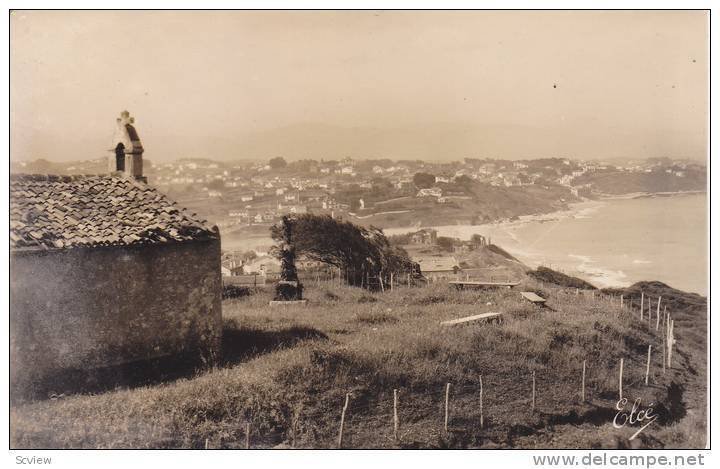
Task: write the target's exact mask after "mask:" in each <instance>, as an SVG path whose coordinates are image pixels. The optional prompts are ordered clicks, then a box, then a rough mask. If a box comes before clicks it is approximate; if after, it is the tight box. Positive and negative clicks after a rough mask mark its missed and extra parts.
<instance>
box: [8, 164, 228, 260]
mask: <svg viewBox="0 0 720 469" xmlns="http://www.w3.org/2000/svg"><path fill="white" fill-rule="evenodd" d="M178 208H179V207H176V206H175V202H173V201H171V200H170V199H168V198H167V197H166V196H164V195H163V194H161V193H159V192H158V191H157V190H155V189H154V188H152V187H151V186H148V185H147V184H144V183H140V182H137V181H134V180H131V179H126V178H123V177H116V176H53V175H42V174H16V175H11V176H10V247H11V249H19V248H33V249H63V248H72V247H77V246H104V245H139V244H157V243H159V242H161V243H169V242H181V241H186V240H195V239H216V238H217V237H218V236H219V235H218V233H217V231H216V230H215V229H213V228H210V227H209V226H208V225H207V223H205V222H204V221H201V220H199V219H198V218H197V216H196V215H194V214H193V215H192V216H190V215H189V214H188V213H187V212H186V211H185V210H184V209H182V210H178Z"/></svg>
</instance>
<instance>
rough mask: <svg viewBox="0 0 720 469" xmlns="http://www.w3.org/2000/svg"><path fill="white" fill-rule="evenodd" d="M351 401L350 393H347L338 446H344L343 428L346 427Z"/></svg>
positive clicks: (341, 416)
mask: <svg viewBox="0 0 720 469" xmlns="http://www.w3.org/2000/svg"><path fill="white" fill-rule="evenodd" d="M349 403H350V394H349V393H348V394H345V405H344V406H343V409H342V414H341V415H340V434H339V435H338V448H342V443H343V430H344V429H345V412H347V408H348V404H349Z"/></svg>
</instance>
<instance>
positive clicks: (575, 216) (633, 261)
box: [384, 191, 707, 296]
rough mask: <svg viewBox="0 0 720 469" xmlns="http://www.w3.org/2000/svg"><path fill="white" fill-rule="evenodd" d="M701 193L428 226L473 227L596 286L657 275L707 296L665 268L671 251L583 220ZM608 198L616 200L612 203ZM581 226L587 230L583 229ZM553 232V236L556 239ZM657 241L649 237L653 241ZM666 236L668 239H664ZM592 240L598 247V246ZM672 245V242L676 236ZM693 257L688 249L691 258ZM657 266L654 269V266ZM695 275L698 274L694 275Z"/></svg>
mask: <svg viewBox="0 0 720 469" xmlns="http://www.w3.org/2000/svg"><path fill="white" fill-rule="evenodd" d="M705 193H706V191H682V192H672V193H670V192H664V193H651V194H637V193H634V194H626V195H624V196H622V197H604V198H600V199H593V200H589V199H585V200H583V201H580V202H574V203H571V204H569V206H568V208H567V209H564V210H558V211H555V212H549V213H544V214H533V215H525V216H522V217H519V218H518V219H515V220H507V219H506V220H499V221H496V222H493V223H485V224H482V225H444V226H432V227H428V228H433V229H437V230H438V235H439V236H449V237H455V238H459V239H464V240H467V239H469V238H470V237H471V236H472V234H474V233H478V234H481V235H484V236H486V237H491V242H493V243H494V244H498V245H500V246H502V247H503V249H505V250H507V251H508V252H509V253H510V254H512V255H513V256H515V257H517V258H518V259H519V260H521V261H522V262H523V263H524V264H526V265H527V266H528V267H531V268H537V266H539V265H545V266H547V267H550V268H553V269H555V270H560V271H562V272H564V273H566V274H568V275H573V276H576V277H579V278H582V279H583V280H586V281H588V282H590V283H592V284H594V285H595V286H597V287H599V288H613V287H627V286H629V285H632V284H633V283H635V282H637V281H646V280H657V281H662V282H664V283H667V284H668V285H670V286H672V287H674V288H678V289H681V290H683V291H687V292H692V293H697V294H700V295H704V296H707V291H706V286H705V284H702V285H699V284H696V282H695V281H694V280H693V281H690V282H688V281H679V280H678V275H675V274H673V273H671V272H668V271H669V270H670V269H669V268H668V267H667V266H669V265H674V264H673V263H674V262H676V261H677V259H676V257H673V256H672V255H670V256H669V257H668V254H659V255H658V256H657V257H656V256H654V255H653V253H652V252H648V250H647V249H643V248H644V246H642V247H641V246H627V245H626V243H624V242H623V241H622V240H623V239H625V238H623V237H625V236H634V235H633V234H631V233H628V232H627V231H623V230H622V229H621V231H620V232H619V233H622V234H618V236H621V238H618V240H619V243H615V242H613V241H609V242H608V240H612V239H613V236H615V234H614V231H612V228H610V231H609V230H608V227H611V224H612V222H609V223H606V222H605V221H603V222H600V223H601V225H597V226H596V223H595V222H593V221H591V220H583V219H590V218H594V217H596V216H597V217H599V218H597V220H605V219H607V218H608V216H609V214H610V213H612V214H613V216H620V217H622V216H623V215H624V214H623V210H624V209H622V207H623V206H625V204H626V203H627V204H630V203H632V204H634V203H647V204H653V205H654V206H658V205H657V204H660V206H665V205H666V203H665V202H663V201H656V202H650V201H649V200H650V199H660V198H665V197H673V198H675V199H676V200H675V202H674V203H673V204H672V205H673V206H675V205H677V203H680V205H682V206H686V205H687V203H690V204H694V203H695V202H694V201H692V200H693V199H687V200H688V202H687V203H683V202H682V200H683V199H685V197H678V196H694V197H702V194H705ZM648 195H649V196H648ZM643 199H648V201H647V202H643ZM633 201H634V202H633ZM614 202H617V203H618V204H622V205H617V204H616V203H614ZM676 202H677V203H676ZM698 202H699V201H698ZM668 203H669V200H668ZM599 210H602V212H600V213H598V214H597V215H596V213H595V212H598V211H599ZM608 211H610V212H608ZM616 212H617V213H616ZM632 219H633V220H634V219H635V217H634V216H633V217H632ZM565 222H570V223H569V224H568V225H565ZM603 223H604V224H603ZM583 226H584V228H583ZM624 226H627V225H624ZM630 226H633V225H632V224H631V225H630ZM638 228H640V229H642V226H641V225H638ZM418 229H419V228H418V227H404V228H389V229H385V230H384V231H385V233H386V234H387V235H393V234H401V233H408V232H413V231H417V230H418ZM631 229H634V228H631ZM578 230H579V231H578ZM587 230H591V231H589V232H588V231H587ZM639 232H642V231H639ZM593 233H595V234H597V236H599V238H597V240H596V241H592V240H590V239H589V238H587V236H588V235H590V238H592V234H593ZM553 238H556V239H557V242H556V241H554V240H553ZM651 238H652V237H651ZM583 239H588V243H587V245H585V243H584V242H583V241H582V240H583ZM657 241H658V240H655V242H657ZM668 242H672V241H670V240H668ZM598 246H604V247H602V248H600V249H598ZM675 246H677V242H676V243H675ZM676 250H677V248H674V249H673V251H676ZM651 251H652V250H651ZM683 252H684V251H683ZM696 257H697V256H696V255H694V257H692V259H695V258H696ZM693 262H695V261H693ZM692 265H693V264H692V263H685V262H682V263H681V264H679V266H682V267H683V268H685V271H686V272H690V271H689V270H687V268H688V266H690V267H692ZM658 269H660V270H659V271H658ZM662 272H665V273H664V274H663V273H662ZM678 272H679V271H678ZM697 280H700V277H698V278H697Z"/></svg>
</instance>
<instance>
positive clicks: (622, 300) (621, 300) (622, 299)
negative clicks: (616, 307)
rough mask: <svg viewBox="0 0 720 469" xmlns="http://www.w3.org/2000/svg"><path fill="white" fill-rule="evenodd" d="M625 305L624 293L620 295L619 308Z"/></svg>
mask: <svg viewBox="0 0 720 469" xmlns="http://www.w3.org/2000/svg"><path fill="white" fill-rule="evenodd" d="M624 306H625V295H620V309H623V307H624Z"/></svg>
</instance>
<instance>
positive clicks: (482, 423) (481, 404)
mask: <svg viewBox="0 0 720 469" xmlns="http://www.w3.org/2000/svg"><path fill="white" fill-rule="evenodd" d="M484 423H485V418H484V416H483V382H482V375H480V428H483V425H484Z"/></svg>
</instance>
